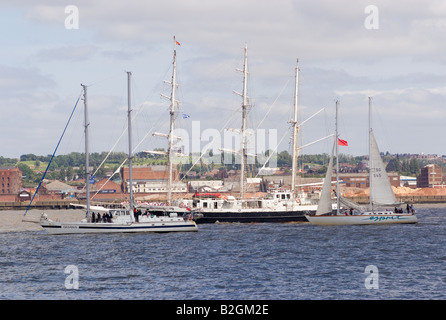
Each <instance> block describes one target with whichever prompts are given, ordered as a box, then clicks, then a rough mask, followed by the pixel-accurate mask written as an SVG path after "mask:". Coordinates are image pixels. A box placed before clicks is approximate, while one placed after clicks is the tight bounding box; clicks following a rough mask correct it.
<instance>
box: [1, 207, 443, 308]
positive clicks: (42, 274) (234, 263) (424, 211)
mask: <svg viewBox="0 0 446 320" xmlns="http://www.w3.org/2000/svg"><path fill="white" fill-rule="evenodd" d="M418 218H419V223H418V224H417V225H388V226H337V227H318V226H312V225H309V224H215V225H200V226H199V232H197V233H168V234H115V235H66V236H51V235H47V234H46V233H45V232H44V231H42V232H40V231H38V232H15V233H3V234H0V244H1V245H0V299H168V300H180V299H181V300H183V299H186V300H187V299H198V300H201V299H206V300H212V299H217V300H220V299H223V300H233V299H259V300H264V299H271V300H276V299H285V300H300V299H441V300H444V299H446V249H445V241H444V239H445V234H446V208H421V209H419V210H418ZM367 266H374V267H373V268H375V269H374V270H375V272H374V273H372V274H371V273H365V269H366V267H367ZM67 267H68V269H66V268H67ZM372 276H377V277H374V278H373V277H372ZM76 280H77V281H76ZM76 284H77V285H78V288H77V289H76V286H75V285H76ZM73 287H74V288H73ZM367 287H368V288H367Z"/></svg>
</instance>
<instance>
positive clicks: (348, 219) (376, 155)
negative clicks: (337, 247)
mask: <svg viewBox="0 0 446 320" xmlns="http://www.w3.org/2000/svg"><path fill="white" fill-rule="evenodd" d="M370 109H371V98H369V139H370V144H369V182H370V206H369V209H368V210H366V209H365V208H364V207H362V206H360V205H358V204H356V203H354V202H352V201H349V200H347V199H345V198H343V197H342V196H341V195H340V192H339V179H338V172H339V170H338V164H336V166H337V169H336V189H337V191H336V201H337V203H338V206H337V208H340V207H339V204H340V203H342V204H343V205H344V206H346V207H349V208H351V210H350V211H345V212H344V213H343V214H341V213H340V210H339V209H338V210H337V212H336V214H335V215H332V214H331V212H330V210H329V209H328V208H329V207H330V206H331V176H332V171H333V151H332V154H331V159H330V164H329V168H328V170H327V175H326V177H325V183H324V186H323V189H322V194H321V199H320V202H319V206H318V209H317V211H316V213H315V214H314V215H306V216H305V217H306V218H307V220H308V221H309V222H310V223H311V224H315V225H362V224H394V223H417V222H418V219H417V217H416V216H415V214H414V213H410V212H408V213H403V212H396V210H395V211H391V210H387V209H384V210H383V209H376V208H377V207H395V206H400V205H401V203H398V202H397V200H396V198H395V194H394V193H393V190H392V186H391V185H390V181H389V177H388V175H387V172H386V170H385V167H384V163H383V161H382V158H381V155H380V152H379V149H378V145H377V143H376V140H375V136H374V134H373V130H372V128H371V126H370ZM337 111H338V101H337V102H336V118H337ZM336 123H337V121H336ZM338 139H339V138H338V132H337V124H336V138H335V145H336V159H338V147H337V146H338ZM333 148H334V146H333ZM353 209H356V210H359V213H357V214H355V213H354V211H353Z"/></svg>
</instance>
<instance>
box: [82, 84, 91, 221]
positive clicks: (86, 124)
mask: <svg viewBox="0 0 446 320" xmlns="http://www.w3.org/2000/svg"><path fill="white" fill-rule="evenodd" d="M81 86H82V88H83V90H84V97H83V98H84V128H85V131H84V133H85V182H86V193H85V197H86V201H87V203H86V205H87V212H86V218H87V221H88V220H89V219H90V153H89V149H88V145H89V141H88V127H89V126H90V122H89V121H88V109H87V86H86V85H83V84H81Z"/></svg>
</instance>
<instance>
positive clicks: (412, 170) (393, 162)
mask: <svg viewBox="0 0 446 320" xmlns="http://www.w3.org/2000/svg"><path fill="white" fill-rule="evenodd" d="M268 152H270V151H267V152H266V154H268ZM107 155H108V153H107V152H101V153H97V152H95V153H91V154H90V166H91V167H93V172H94V171H96V169H97V168H98V166H99V165H100V164H101V163H102V162H103V160H104V159H105V158H106V156H107ZM381 155H382V157H383V160H384V162H385V163H388V164H387V167H386V170H387V171H395V172H398V173H399V174H401V175H412V176H413V175H418V174H419V172H420V168H421V167H422V166H424V165H426V164H430V163H433V161H428V160H425V159H417V158H414V157H409V156H406V155H390V154H389V153H388V152H387V153H386V154H384V153H382V154H381ZM51 157H52V156H51V155H47V156H37V155H34V154H24V155H21V156H20V159H19V162H17V159H11V158H4V157H0V166H17V167H18V168H19V169H20V170H21V171H22V172H23V176H24V181H25V182H27V183H28V184H34V183H36V182H38V181H40V179H41V177H42V171H43V170H44V169H43V168H42V164H45V165H47V164H48V163H49V161H50V160H51ZM126 159H127V154H126V153H124V152H114V153H111V154H109V155H108V158H107V161H106V163H105V164H106V167H102V168H100V169H99V170H98V172H97V177H105V176H106V170H108V171H112V170H113V171H115V170H116V169H117V168H118V166H119V165H120V164H121V163H122V162H123V161H125V160H126ZM367 160H368V156H350V155H344V154H340V155H339V162H340V163H346V164H349V165H359V164H360V163H361V162H363V161H367ZM328 161H329V155H328V154H326V153H324V154H314V155H309V154H302V155H299V163H301V164H303V165H302V167H303V169H304V170H305V169H306V168H308V167H309V166H311V165H316V166H321V169H319V170H318V171H317V174H319V175H323V174H325V170H326V166H327V164H328ZM25 162H26V163H25ZM30 162H31V163H32V165H30V166H29V165H28V164H29V163H30ZM434 162H435V163H436V164H437V165H439V166H442V167H445V162H444V161H441V160H438V161H434ZM135 163H140V164H167V158H166V157H165V156H162V155H149V154H147V153H137V154H135ZM276 163H277V167H280V168H284V169H285V170H290V169H291V165H292V157H291V155H290V153H289V152H288V151H286V150H284V151H281V152H279V153H278V154H277V156H276ZM84 164H85V154H84V153H79V152H72V153H69V154H66V155H57V156H55V157H54V159H53V161H52V163H51V165H50V167H49V170H48V173H47V175H46V178H48V179H57V180H62V181H72V180H73V179H75V178H84V177H85V166H84ZM217 165H218V167H219V168H222V169H225V170H231V169H236V170H237V169H239V165H236V164H214V163H212V164H204V163H200V162H199V163H198V164H197V165H196V166H195V167H194V168H193V169H192V170H194V171H196V172H200V173H204V172H207V171H210V170H212V169H213V168H215V167H216V166H217ZM262 165H263V164H260V163H256V164H255V167H256V168H259V167H261V166H262ZM191 166H192V165H191V164H187V165H184V164H183V165H181V166H179V167H178V169H179V170H180V171H185V170H188V169H190V167H191ZM32 168H39V169H38V170H33V169H32ZM36 171H38V172H36Z"/></svg>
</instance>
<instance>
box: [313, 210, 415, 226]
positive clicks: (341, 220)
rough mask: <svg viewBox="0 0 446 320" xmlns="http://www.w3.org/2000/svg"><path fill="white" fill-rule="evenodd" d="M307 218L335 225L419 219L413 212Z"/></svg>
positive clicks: (404, 221) (314, 216)
mask: <svg viewBox="0 0 446 320" xmlns="http://www.w3.org/2000/svg"><path fill="white" fill-rule="evenodd" d="M305 217H306V218H307V220H308V221H309V222H310V223H311V224H314V225H321V226H334V225H367V224H369V225H370V224H396V223H417V222H418V219H417V217H416V216H415V215H413V214H396V213H389V214H361V215H353V216H342V215H333V216H328V215H327V216H325V215H320V216H316V215H306V216H305Z"/></svg>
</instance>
